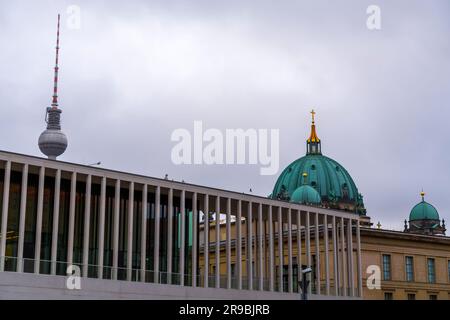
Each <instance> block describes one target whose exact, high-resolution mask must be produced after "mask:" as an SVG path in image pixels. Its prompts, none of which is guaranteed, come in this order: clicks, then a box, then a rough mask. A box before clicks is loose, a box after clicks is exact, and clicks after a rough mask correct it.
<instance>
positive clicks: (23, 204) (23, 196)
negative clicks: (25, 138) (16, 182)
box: [17, 164, 54, 274]
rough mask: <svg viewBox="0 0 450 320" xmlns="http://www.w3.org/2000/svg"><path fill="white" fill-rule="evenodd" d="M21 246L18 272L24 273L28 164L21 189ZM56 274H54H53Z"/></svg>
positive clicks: (19, 245)
mask: <svg viewBox="0 0 450 320" xmlns="http://www.w3.org/2000/svg"><path fill="white" fill-rule="evenodd" d="M20 191H21V192H20V218H19V244H18V250H17V272H23V242H24V239H25V213H26V209H27V193H28V164H24V165H23V169H22V187H21V188H20ZM53 274H54V273H53Z"/></svg>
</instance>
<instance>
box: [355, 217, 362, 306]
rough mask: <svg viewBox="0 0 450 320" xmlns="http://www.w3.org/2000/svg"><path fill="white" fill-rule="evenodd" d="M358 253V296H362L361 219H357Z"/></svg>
mask: <svg viewBox="0 0 450 320" xmlns="http://www.w3.org/2000/svg"><path fill="white" fill-rule="evenodd" d="M356 250H357V252H356V254H357V260H356V261H357V268H358V269H357V270H358V296H359V297H361V298H362V296H363V288H362V263H361V231H360V226H359V219H358V220H356Z"/></svg>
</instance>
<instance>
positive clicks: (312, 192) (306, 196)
mask: <svg viewBox="0 0 450 320" xmlns="http://www.w3.org/2000/svg"><path fill="white" fill-rule="evenodd" d="M290 201H291V202H295V203H301V204H315V205H318V204H320V203H321V199H320V194H319V193H318V192H317V190H316V189H314V188H313V187H311V186H309V185H303V186H301V187H298V188H297V189H296V190H295V191H294V192H293V193H292V196H291V199H290Z"/></svg>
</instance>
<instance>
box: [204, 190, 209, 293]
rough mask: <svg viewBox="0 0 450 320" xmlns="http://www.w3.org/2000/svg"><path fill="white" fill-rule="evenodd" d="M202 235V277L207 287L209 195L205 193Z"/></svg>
mask: <svg viewBox="0 0 450 320" xmlns="http://www.w3.org/2000/svg"><path fill="white" fill-rule="evenodd" d="M203 237H204V240H203V241H204V249H203V257H204V265H205V270H204V274H203V276H204V279H203V286H204V287H205V288H208V286H209V284H208V280H209V196H208V195H207V194H205V198H204V199H203Z"/></svg>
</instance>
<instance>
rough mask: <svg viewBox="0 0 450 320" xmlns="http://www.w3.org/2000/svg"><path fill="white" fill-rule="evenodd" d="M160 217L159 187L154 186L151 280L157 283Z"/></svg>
mask: <svg viewBox="0 0 450 320" xmlns="http://www.w3.org/2000/svg"><path fill="white" fill-rule="evenodd" d="M160 217H161V187H160V186H156V193H155V230H154V243H155V248H154V249H155V250H154V251H153V271H154V274H153V277H154V279H153V281H154V282H155V283H159V282H160V281H159V229H160V228H159V223H160Z"/></svg>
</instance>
